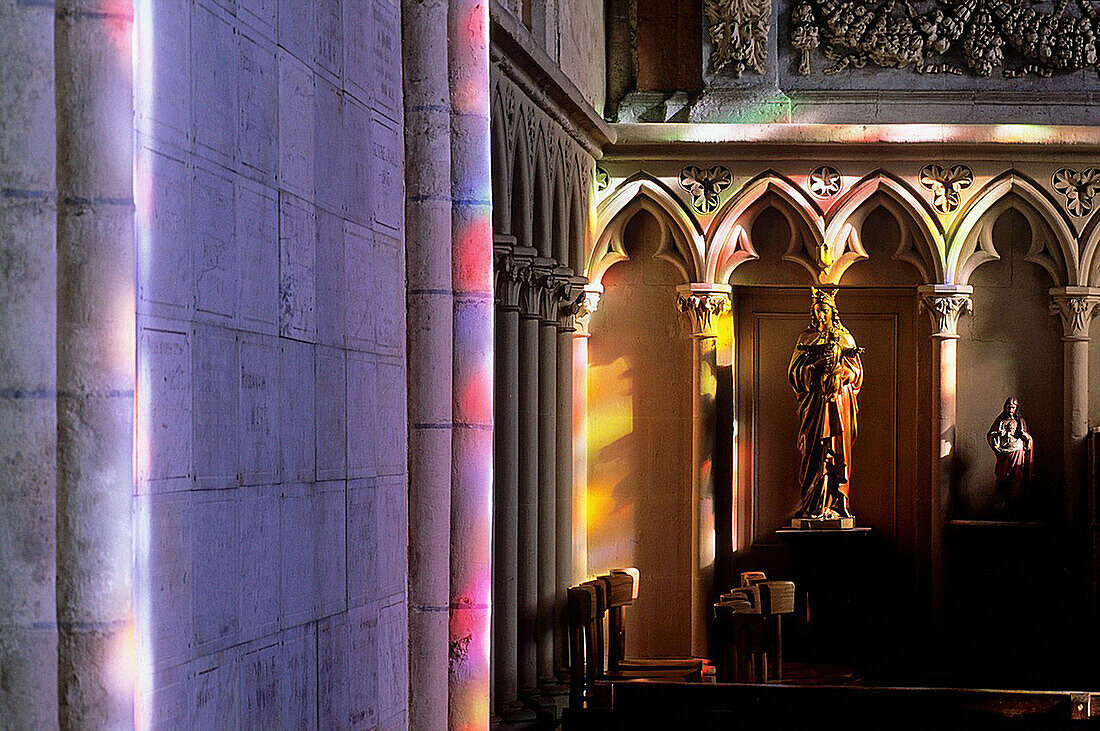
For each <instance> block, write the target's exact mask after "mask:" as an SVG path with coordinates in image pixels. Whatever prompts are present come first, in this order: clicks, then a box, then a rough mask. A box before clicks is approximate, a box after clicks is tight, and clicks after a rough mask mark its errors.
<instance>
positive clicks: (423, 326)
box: [401, 0, 454, 730]
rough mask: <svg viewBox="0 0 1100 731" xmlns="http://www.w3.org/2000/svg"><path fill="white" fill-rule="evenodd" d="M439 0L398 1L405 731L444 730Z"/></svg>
mask: <svg viewBox="0 0 1100 731" xmlns="http://www.w3.org/2000/svg"><path fill="white" fill-rule="evenodd" d="M446 13H447V0H425V1H423V2H421V1H420V0H415V1H414V0H404V1H403V2H402V8H401V18H402V44H401V47H402V49H403V57H402V63H403V66H404V90H405V159H406V165H405V171H406V175H405V194H406V198H405V245H406V252H407V253H406V265H407V270H408V293H407V295H406V296H407V299H408V334H407V338H408V343H407V345H408V384H409V385H408V391H409V395H408V416H409V696H410V697H411V698H415V699H416V702H415V703H412V704H410V706H409V727H410V728H416V729H429V730H430V729H445V728H447V700H448V691H447V688H448V685H447V678H448V656H447V653H448V641H449V627H448V619H449V612H450V539H451V534H450V526H451V432H452V421H451V397H452V393H453V389H452V333H453V317H454V296H453V294H452V288H451V162H450V161H451V147H450V139H451V116H450V105H451V102H450V98H451V97H450V88H449V83H448V76H447V56H446V54H445V53H444V49H446V48H447V24H446V23H441V22H439V19H440V18H443V17H446Z"/></svg>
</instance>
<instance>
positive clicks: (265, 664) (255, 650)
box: [240, 636, 282, 731]
mask: <svg viewBox="0 0 1100 731" xmlns="http://www.w3.org/2000/svg"><path fill="white" fill-rule="evenodd" d="M281 661H282V658H281V657H280V648H279V644H278V637H277V636H276V637H270V638H265V639H264V640H260V641H257V642H255V643H253V645H251V646H248V647H246V649H245V651H244V653H243V654H242V655H241V671H240V684H241V720H242V723H241V729H242V731H243V729H255V730H256V731H262V730H263V729H272V728H282V724H281V715H282V689H281V688H280V667H281Z"/></svg>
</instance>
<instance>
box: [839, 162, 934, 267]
mask: <svg viewBox="0 0 1100 731" xmlns="http://www.w3.org/2000/svg"><path fill="white" fill-rule="evenodd" d="M879 205H882V206H883V207H884V208H886V210H888V211H890V212H891V213H892V214H893V215H894V216H895V218H897V221H898V225H899V226H901V227H903V228H905V227H909V230H908V231H907V232H906V233H907V234H908V235H907V236H903V237H902V238H903V241H902V244H903V245H904V247H906V248H904V249H901V248H899V250H898V252H896V253H895V254H894V258H896V259H901V260H903V261H909V262H910V263H912V264H913V265H914V266H916V267H917V268H918V269H921V270H922V271H924V270H926V269H927V268H928V267H929V266H930V267H931V268H932V270H933V271H931V272H925V273H926V275H927V274H931V275H932V276H934V277H935V278H936V281H942V277H943V272H944V269H945V267H944V261H945V258H946V257H945V252H946V246H945V239H944V229H943V225H942V224H941V223H940V221H939V218H938V217H937V216H936V213H935V211H933V210H932V208H931V207H930V206H929V205H928V203H927V202H926V201H925V200H924V198H923V197H921V196H920V195H919V194H917V193H916V192H915V191H914V190H913V189H912V188H911V187H909V185H908V184H906V183H905V181H903V180H901V179H900V178H897V177H895V176H893V175H891V174H890V173H888V172H886V171H885V170H876V171H875V172H872V173H870V174H868V175H866V176H864V177H863V178H862V179H861V180H859V181H858V182H857V183H855V184H854V185H853V186H852V187H851V188H849V190H848V192H847V193H845V194H844V197H843V198H841V199H840V200H839V201H837V203H836V205H834V206H833V208H831V209H830V210H829V212H828V213H827V214H826V225H825V242H824V247H825V249H826V251H827V252H828V256H829V260H830V261H831V265H830V266H828V268H827V269H825V270H824V271H823V272H822V273H821V274H820V281H821V282H822V283H830V284H835V283H838V282H839V281H840V278H841V277H842V276H843V275H844V271H845V270H846V269H847V268H848V267H850V266H851V265H852V264H854V263H855V262H857V261H860V260H861V259H866V258H867V252H866V251H865V250H864V248H863V243H862V241H861V240H860V230H861V229H862V227H863V222H864V220H865V219H866V218H867V216H868V215H869V214H870V213H871V212H872V211H873V210H875V209H876V208H878V207H879ZM919 262H927V264H926V265H925V266H921V265H920V264H919Z"/></svg>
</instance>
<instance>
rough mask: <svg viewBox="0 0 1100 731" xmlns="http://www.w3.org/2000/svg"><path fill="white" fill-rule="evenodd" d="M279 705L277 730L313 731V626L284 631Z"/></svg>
mask: <svg viewBox="0 0 1100 731" xmlns="http://www.w3.org/2000/svg"><path fill="white" fill-rule="evenodd" d="M279 695H280V700H281V701H282V702H281V706H282V707H281V709H280V720H281V724H280V726H278V728H288V729H289V728H293V729H301V731H317V634H316V625H314V624H307V625H302V626H301V627H292V628H291V629H288V630H285V631H284V632H283V636H282V648H281V652H280V659H279Z"/></svg>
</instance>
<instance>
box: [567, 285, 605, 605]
mask: <svg viewBox="0 0 1100 731" xmlns="http://www.w3.org/2000/svg"><path fill="white" fill-rule="evenodd" d="M601 294H603V285H602V284H587V285H585V287H584V294H583V296H582V298H581V300H580V302H579V303H578V305H577V313H576V315H575V316H574V319H573V322H574V325H575V330H574V332H573V444H574V449H573V515H574V516H575V519H574V521H573V579H572V581H571V583H574V584H575V583H577V582H578V581H582V580H584V579H585V577H587V576H588V516H587V515H586V514H585V506H586V505H587V502H588V339H589V338H590V337H591V336H592V335H591V331H590V330H589V324H590V320H591V317H592V313H593V312H595V311H596V307H598V306H599V303H600V295H601ZM576 516H579V517H576Z"/></svg>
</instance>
